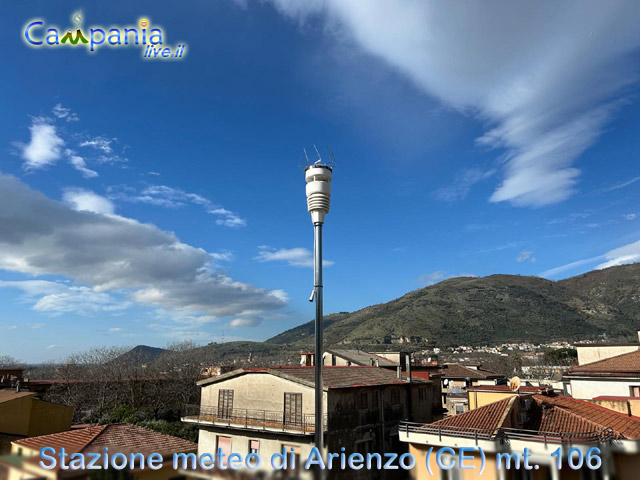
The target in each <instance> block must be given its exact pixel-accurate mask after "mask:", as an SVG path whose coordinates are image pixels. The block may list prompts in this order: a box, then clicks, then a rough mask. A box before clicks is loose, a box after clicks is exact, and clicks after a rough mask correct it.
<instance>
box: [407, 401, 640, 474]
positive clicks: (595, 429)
mask: <svg viewBox="0 0 640 480" xmlns="http://www.w3.org/2000/svg"><path fill="white" fill-rule="evenodd" d="M400 440H401V441H403V442H406V443H408V444H409V451H410V453H412V454H413V455H414V457H415V458H416V467H415V468H414V469H412V470H411V472H410V473H411V477H412V478H414V479H424V478H441V479H459V480H467V479H472V478H484V479H487V480H494V479H500V480H506V479H511V478H513V479H516V478H522V479H525V478H527V479H533V480H538V479H540V480H542V479H552V480H557V479H560V478H562V479H563V480H565V479H566V480H573V479H575V480H580V479H613V478H616V479H618V480H632V479H636V478H638V477H637V472H638V471H639V470H640V454H639V452H640V418H639V417H633V416H629V415H625V414H622V413H619V412H615V411H612V410H609V409H606V408H603V407H601V406H598V405H595V404H593V403H591V402H587V401H584V400H578V399H574V398H571V397H567V396H564V395H558V394H555V393H552V392H545V393H543V394H532V395H531V394H526V395H523V394H517V395H509V396H507V397H505V398H503V399H502V400H498V401H497V402H493V403H490V404H488V405H484V406H481V407H479V408H476V409H474V410H470V411H468V412H466V413H462V414H460V415H456V416H453V417H447V418H444V419H442V420H439V421H437V422H434V423H431V424H426V425H425V424H419V423H410V422H406V423H403V424H401V425H400ZM432 447H433V450H432V454H431V455H430V457H429V468H430V469H431V472H433V473H432V474H429V473H428V470H427V462H426V461H425V459H426V458H427V453H428V451H429V449H430V448H432ZM442 447H449V448H452V449H455V451H456V452H458V451H459V449H460V448H462V447H469V448H475V449H476V453H475V454H473V455H472V454H471V453H467V454H466V455H470V456H471V455H472V456H473V459H470V460H467V461H466V462H465V463H466V466H471V467H474V468H473V469H463V468H460V467H461V464H460V463H459V460H457V459H458V458H459V457H455V458H454V457H448V458H446V459H445V462H446V463H447V464H451V463H452V462H454V466H453V468H452V469H451V470H441V469H440V468H438V466H437V464H436V455H437V454H436V452H437V451H438V450H439V449H440V448H442ZM525 447H526V448H527V449H528V451H529V453H530V455H531V456H530V458H529V460H528V462H529V465H530V466H533V465H537V466H538V468H537V469H533V470H530V471H527V470H524V468H522V465H521V468H520V469H519V470H514V467H515V465H516V459H515V458H514V457H515V456H517V457H519V460H518V461H521V460H522V453H523V452H524V449H525ZM592 447H597V448H599V449H600V452H601V453H600V454H599V455H598V456H599V458H600V460H601V462H602V464H601V466H600V467H599V468H598V469H597V470H592V469H590V468H589V467H588V466H587V463H586V462H587V460H586V459H587V452H588V450H589V449H590V448H592ZM478 448H482V450H483V452H484V454H485V455H486V465H485V470H484V472H483V473H482V476H479V469H480V465H481V457H480V454H479V453H478V451H477V449H478ZM570 451H571V452H572V455H573V456H572V459H571V461H572V462H573V464H574V465H577V461H578V460H577V457H579V456H582V462H581V464H580V465H581V466H580V468H579V469H577V470H573V469H571V468H569V463H568V462H569V459H568V453H569V452H570ZM578 451H579V452H580V453H579V454H578ZM554 452H555V453H554ZM511 454H516V455H515V456H514V457H511V460H510V461H511V470H506V469H505V466H506V462H507V456H508V455H509V456H510V455H511ZM552 454H553V455H552ZM592 454H593V452H592ZM558 458H559V459H560V461H561V465H562V467H563V468H562V469H561V470H558V468H557V462H558ZM595 464H596V460H595V459H593V461H592V462H591V465H595ZM499 466H500V467H501V468H498V467H499Z"/></svg>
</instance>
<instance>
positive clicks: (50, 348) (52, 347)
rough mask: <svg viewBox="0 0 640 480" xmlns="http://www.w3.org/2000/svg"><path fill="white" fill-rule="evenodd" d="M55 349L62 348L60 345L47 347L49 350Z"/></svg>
mask: <svg viewBox="0 0 640 480" xmlns="http://www.w3.org/2000/svg"><path fill="white" fill-rule="evenodd" d="M54 348H60V345H55V344H52V345H49V346H48V347H47V350H53V349H54Z"/></svg>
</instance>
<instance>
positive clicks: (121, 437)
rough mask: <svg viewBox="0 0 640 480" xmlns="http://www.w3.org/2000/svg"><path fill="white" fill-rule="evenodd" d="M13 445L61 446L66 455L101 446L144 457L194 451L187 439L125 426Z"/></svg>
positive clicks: (23, 440) (57, 434)
mask: <svg viewBox="0 0 640 480" xmlns="http://www.w3.org/2000/svg"><path fill="white" fill-rule="evenodd" d="M13 443H15V444H16V445H20V446H22V447H26V448H30V449H34V450H40V449H41V448H43V447H52V448H55V449H56V450H59V449H60V448H62V447H64V449H65V450H66V451H67V453H79V452H92V451H98V450H100V451H102V449H103V447H109V449H110V450H112V451H115V452H122V453H125V454H126V453H130V452H139V453H143V454H145V455H147V454H150V453H154V452H157V453H160V454H171V453H174V452H187V451H193V450H196V449H197V448H198V446H197V445H196V444H195V443H193V442H189V441H188V440H184V439H182V438H178V437H173V436H171V435H165V434H164V433H158V432H154V431H153V430H149V429H146V428H143V427H139V426H137V425H129V424H116V425H98V426H94V427H87V428H80V429H76V430H70V431H67V432H61V433H53V434H50V435H41V436H39V437H31V438H24V439H21V440H16V441H14V442H13Z"/></svg>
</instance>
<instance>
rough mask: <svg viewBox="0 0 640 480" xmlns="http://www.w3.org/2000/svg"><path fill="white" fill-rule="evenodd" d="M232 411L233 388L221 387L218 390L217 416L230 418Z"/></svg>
mask: <svg viewBox="0 0 640 480" xmlns="http://www.w3.org/2000/svg"><path fill="white" fill-rule="evenodd" d="M232 413H233V390H225V389H221V390H220V391H219V392H218V417H220V418H231V416H232Z"/></svg>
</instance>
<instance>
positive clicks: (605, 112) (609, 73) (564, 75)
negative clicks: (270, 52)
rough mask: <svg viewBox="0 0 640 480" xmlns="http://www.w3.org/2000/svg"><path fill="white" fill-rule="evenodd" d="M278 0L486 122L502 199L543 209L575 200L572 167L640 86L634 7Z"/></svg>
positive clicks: (548, 1)
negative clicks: (638, 83)
mask: <svg viewBox="0 0 640 480" xmlns="http://www.w3.org/2000/svg"><path fill="white" fill-rule="evenodd" d="M271 3H272V4H273V5H275V7H276V8H277V9H278V10H279V11H280V12H281V13H282V14H284V15H285V16H286V17H288V18H291V19H294V20H296V21H298V22H305V21H310V20H312V19H320V21H322V22H323V23H324V24H325V25H327V26H328V27H329V28H325V29H324V31H325V32H329V34H330V35H334V37H335V38H336V39H337V41H341V42H347V43H348V44H351V45H353V44H355V45H356V46H357V47H358V48H360V49H361V50H363V51H364V52H366V53H368V54H371V55H373V56H376V57H378V58H380V59H381V60H383V61H384V62H386V63H387V64H388V65H390V66H392V67H393V68H395V69H396V70H397V71H399V72H401V73H403V74H404V75H406V77H407V78H409V79H410V81H412V82H413V83H414V84H415V85H416V86H417V87H418V88H419V89H420V90H422V91H424V92H426V93H427V94H429V95H431V96H433V97H435V98H437V99H439V100H440V101H441V102H442V103H443V104H445V105H447V106H449V107H451V108H454V109H457V110H458V111H460V112H462V113H464V114H467V115H472V116H474V117H476V118H478V119H479V120H480V121H482V122H483V124H485V125H486V131H485V133H484V134H483V135H481V136H480V137H479V138H478V140H477V143H478V145H480V146H482V147H485V148H496V149H500V151H501V155H500V160H501V162H502V167H501V170H500V172H501V175H502V177H503V178H502V182H501V183H500V184H499V185H498V186H497V188H496V189H495V191H494V192H493V194H492V195H491V198H490V200H491V201H493V202H503V201H508V202H511V203H513V204H516V205H528V206H541V205H546V204H550V203H554V202H559V201H562V200H564V199H566V198H567V197H569V196H570V195H571V194H572V193H574V192H575V190H576V183H577V181H578V179H579V176H580V171H579V169H578V168H576V167H575V166H574V163H575V160H576V159H577V158H578V157H579V156H580V155H581V154H582V153H583V152H584V151H585V150H586V149H587V148H589V147H590V146H591V145H592V144H593V143H594V142H595V141H596V139H597V138H598V136H599V134H600V133H601V131H602V130H603V128H604V127H605V125H606V123H607V121H608V120H610V119H611V117H612V116H613V115H614V114H615V112H616V110H617V109H618V108H619V107H620V105H621V104H622V103H623V102H624V101H626V97H625V95H626V88H627V87H629V86H630V85H631V84H633V83H634V82H635V81H636V80H637V70H636V67H635V62H633V61H630V60H629V56H630V54H632V53H633V52H635V51H636V49H637V48H638V46H639V45H640V30H639V29H638V28H637V25H636V21H635V19H636V18H638V14H640V4H639V3H637V2H624V1H616V0H612V1H609V2H600V1H596V0H592V1H588V2H587V3H586V4H585V3H584V2H583V1H578V0H573V1H568V2H563V3H562V4H558V2H556V1H554V0H541V1H537V2H513V1H510V0H496V1H492V2H459V3H455V2H454V3H452V2H426V1H423V0H389V1H385V2H370V1H367V0H353V1H349V2H345V1H342V0H308V1H305V2H299V1H296V0H271Z"/></svg>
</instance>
